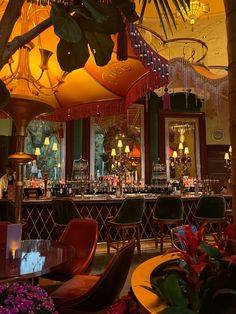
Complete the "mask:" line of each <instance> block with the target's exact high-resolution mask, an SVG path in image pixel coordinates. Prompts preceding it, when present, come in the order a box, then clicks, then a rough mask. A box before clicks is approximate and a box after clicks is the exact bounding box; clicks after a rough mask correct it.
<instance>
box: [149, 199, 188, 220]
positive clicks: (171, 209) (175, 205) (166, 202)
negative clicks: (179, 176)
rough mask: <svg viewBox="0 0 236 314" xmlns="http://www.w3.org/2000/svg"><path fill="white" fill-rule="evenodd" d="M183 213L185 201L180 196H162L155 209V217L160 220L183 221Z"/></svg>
mask: <svg viewBox="0 0 236 314" xmlns="http://www.w3.org/2000/svg"><path fill="white" fill-rule="evenodd" d="M183 213H184V206H183V201H182V199H181V198H180V197H179V196H172V195H160V196H158V198H157V200H156V202H155V205H154V208H153V216H154V218H158V219H183Z"/></svg>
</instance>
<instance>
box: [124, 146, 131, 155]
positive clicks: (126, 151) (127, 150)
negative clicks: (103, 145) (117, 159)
mask: <svg viewBox="0 0 236 314" xmlns="http://www.w3.org/2000/svg"><path fill="white" fill-rule="evenodd" d="M129 152H130V149H129V145H126V146H125V153H127V154H128V153H129Z"/></svg>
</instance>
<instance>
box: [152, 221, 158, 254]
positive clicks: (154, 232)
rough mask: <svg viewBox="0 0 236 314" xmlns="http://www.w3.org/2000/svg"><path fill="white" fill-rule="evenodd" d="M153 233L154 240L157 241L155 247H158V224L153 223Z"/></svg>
mask: <svg viewBox="0 0 236 314" xmlns="http://www.w3.org/2000/svg"><path fill="white" fill-rule="evenodd" d="M153 234H154V241H155V248H157V245H158V240H157V224H156V223H154V224H153Z"/></svg>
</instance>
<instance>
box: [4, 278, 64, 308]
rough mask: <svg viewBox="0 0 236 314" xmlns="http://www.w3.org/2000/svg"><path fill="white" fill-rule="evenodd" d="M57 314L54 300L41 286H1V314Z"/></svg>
mask: <svg viewBox="0 0 236 314" xmlns="http://www.w3.org/2000/svg"><path fill="white" fill-rule="evenodd" d="M25 313H27V314H40V313H41V314H57V313H58V312H57V311H56V310H55V307H54V304H53V301H52V299H51V298H50V297H49V296H48V294H47V292H46V291H45V290H43V289H42V288H40V287H39V286H32V285H30V284H27V283H23V282H22V283H19V282H15V283H11V284H8V283H7V284H2V285H0V314H25Z"/></svg>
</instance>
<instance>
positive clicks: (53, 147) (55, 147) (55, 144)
mask: <svg viewBox="0 0 236 314" xmlns="http://www.w3.org/2000/svg"><path fill="white" fill-rule="evenodd" d="M52 150H53V151H54V152H56V151H57V143H53V145H52Z"/></svg>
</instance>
